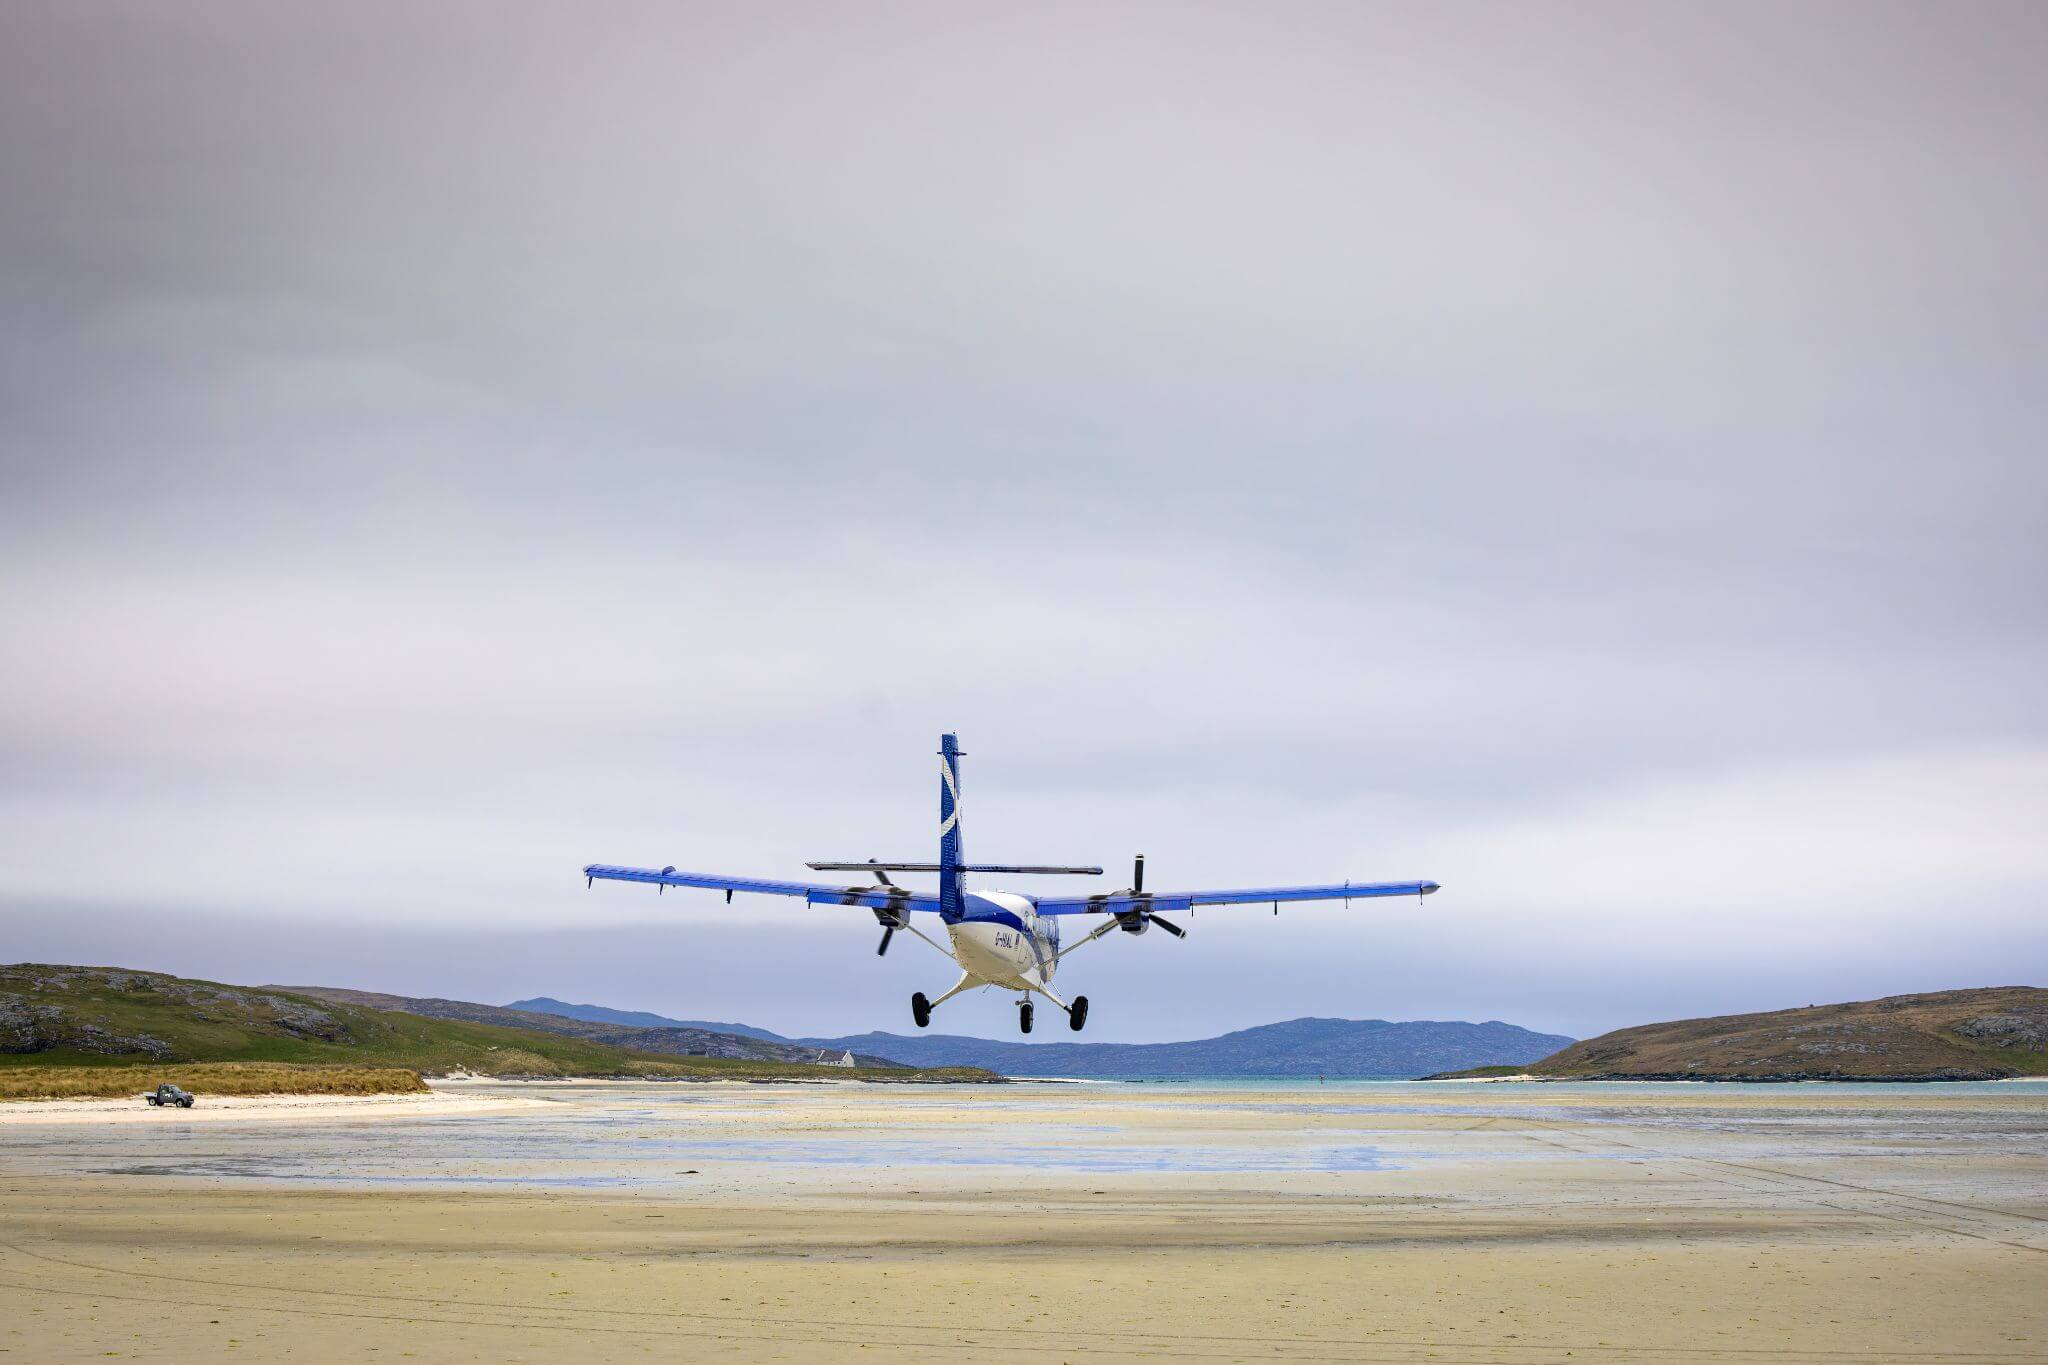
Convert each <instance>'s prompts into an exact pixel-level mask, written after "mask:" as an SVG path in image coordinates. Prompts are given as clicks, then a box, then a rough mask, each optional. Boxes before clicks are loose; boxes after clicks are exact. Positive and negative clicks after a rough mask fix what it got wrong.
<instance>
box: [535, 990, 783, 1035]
mask: <svg viewBox="0 0 2048 1365" xmlns="http://www.w3.org/2000/svg"><path fill="white" fill-rule="evenodd" d="M505 1008H506V1009H508V1010H523V1011H525V1012H527V1013H529V1014H553V1015H559V1016H560V1017H562V1018H564V1019H582V1020H584V1021H586V1022H588V1023H593V1024H624V1025H626V1026H627V1027H629V1028H696V1029H703V1030H705V1031H706V1032H707V1033H731V1034H736V1035H737V1036H739V1037H741V1038H759V1039H761V1040H762V1041H763V1042H768V1043H787V1042H790V1041H792V1040H791V1039H788V1038H785V1037H783V1036H782V1035H781V1034H779V1033H770V1032H769V1031H768V1030H767V1029H764V1028H755V1027H754V1026H753V1025H752V1024H721V1023H717V1022H715V1021H712V1020H708V1019H671V1018H669V1017H668V1016H667V1015H665V1014H649V1013H648V1012H647V1011H646V1010H613V1009H606V1008H605V1007H604V1006H603V1005H571V1004H569V1003H568V1002H566V1001H562V1000H557V999H555V998H554V997H553V996H547V995H536V996H535V997H533V998H532V999H531V1000H514V1001H513V1002H512V1003H511V1004H509V1005H507V1006H505Z"/></svg>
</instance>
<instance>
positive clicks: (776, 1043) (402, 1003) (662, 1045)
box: [270, 986, 898, 1067]
mask: <svg viewBox="0 0 2048 1365" xmlns="http://www.w3.org/2000/svg"><path fill="white" fill-rule="evenodd" d="M270 989H273V990H288V991H291V992H292V993H294V994H297V995H305V996H312V997H314V998H316V999H320V1000H332V1001H334V1002H335V1003H337V1004H345V1005H356V1006H360V1007H361V1008H364V1009H373V1010H387V1011H395V1012H397V1013H401V1014H417V1015H420V1016H421V1017H423V1018H427V1019H461V1020H467V1021H468V1022H470V1023H476V1024H493V1025H497V1026H499V1027H501V1028H521V1029H535V1030H539V1031H541V1032H543V1033H559V1034H564V1035H566V1036H568V1037H572V1038H584V1039H588V1040H589V1041H591V1042H594V1043H604V1044H606V1045H608V1046H611V1047H622V1048H630V1049H632V1050H633V1051H635V1052H649V1053H659V1054H663V1055H666V1056H675V1057H724V1058H729V1059H746V1060H750V1061H767V1062H798V1063H815V1062H817V1061H818V1060H819V1056H818V1054H819V1052H820V1050H821V1049H820V1048H819V1047H818V1046H816V1045H814V1044H809V1043H796V1042H791V1041H790V1040H788V1039H786V1038H784V1039H776V1038H774V1035H772V1034H769V1035H766V1036H758V1034H759V1031H758V1030H756V1031H755V1032H754V1033H750V1034H746V1035H741V1034H736V1033H728V1032H723V1031H720V1030H719V1029H713V1028H708V1027H699V1026H698V1025H696V1024H689V1023H682V1022H670V1023H665V1024H661V1025H652V1026H649V1025H640V1024H617V1023H610V1022H606V1021H603V1020H592V1019H580V1018H577V1017H575V1016H573V1015H564V1014H557V1013H554V1012H551V1011H547V1010H522V1009H514V1008H512V1007H511V1006H509V1005H479V1004H476V1003H473V1002H471V1001H468V1000H441V999H436V998H433V997H424V996H411V995H386V994H384V993H383V992H381V991H357V990H346V989H343V988H341V987H338V986H275V987H271V988H270ZM557 1003H559V1002H557ZM584 1008H594V1007H589V1006H586V1007H584ZM602 1012H603V1013H614V1012H615V1011H602ZM641 1017H643V1018H648V1019H659V1018H661V1016H660V1015H643V1016H641ZM771 1040H772V1041H771ZM845 1050H846V1049H834V1050H833V1052H832V1055H831V1057H830V1058H827V1059H826V1060H829V1061H834V1062H836V1061H837V1060H838V1059H839V1055H840V1053H841V1052H843V1051H845ZM854 1061H855V1063H856V1064H857V1065H859V1066H866V1067H893V1066H896V1065H898V1063H896V1062H894V1061H892V1060H890V1059H888V1058H886V1057H876V1056H872V1055H868V1054H856V1055H855V1057H854Z"/></svg>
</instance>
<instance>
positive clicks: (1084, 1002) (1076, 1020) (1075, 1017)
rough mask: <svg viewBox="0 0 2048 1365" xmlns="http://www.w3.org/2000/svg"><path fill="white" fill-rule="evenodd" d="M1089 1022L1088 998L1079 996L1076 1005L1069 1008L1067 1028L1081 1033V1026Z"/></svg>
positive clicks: (1075, 999) (1075, 998) (1076, 998)
mask: <svg viewBox="0 0 2048 1365" xmlns="http://www.w3.org/2000/svg"><path fill="white" fill-rule="evenodd" d="M1087 1022H1088V997H1087V996H1085V995H1077V996H1075V997H1074V1003H1073V1004H1071V1005H1069V1006H1067V1027H1068V1028H1070V1029H1072V1030H1073V1031H1074V1032H1076V1033H1079V1032H1080V1031H1081V1026H1082V1025H1083V1024H1085V1023H1087Z"/></svg>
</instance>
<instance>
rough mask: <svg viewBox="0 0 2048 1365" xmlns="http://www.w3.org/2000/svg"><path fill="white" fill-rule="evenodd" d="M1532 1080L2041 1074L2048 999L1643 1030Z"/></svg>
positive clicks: (1933, 1004)
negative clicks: (1546, 1078) (1539, 1078)
mask: <svg viewBox="0 0 2048 1365" xmlns="http://www.w3.org/2000/svg"><path fill="white" fill-rule="evenodd" d="M1489 1060H1491V1061H1512V1060H1514V1059H1513V1058H1507V1057H1497V1058H1490V1059H1489ZM1528 1070H1529V1072H1530V1074H1532V1075H1536V1076H1545V1077H1552V1078H1570V1079H1579V1080H1687V1081H1693V1080H1715V1081H1805V1080H1818V1081H1950V1080H1953V1081H1962V1080H1997V1079H2001V1078H2004V1077H2009V1076H2041V1075H2048V990H2044V989H2042V988H2040V987H2036V986H1995V987H1988V988H1985V989H1982V990H1963V991H1936V992H1933V993H1931V994H1927V995H1893V996H1887V997H1886V998H1884V999H1882V1000H1859V1001H1854V1002H1851V1003H1849V1004H1843V1005H1808V1006H1806V1007H1804V1008H1803V1009H1789V1010H1775V1011H1772V1012H1770V1013H1767V1014H1731V1015H1722V1016H1719V1017H1717V1018H1712V1019H1680V1020H1676V1021H1674V1022H1671V1023H1664V1024H1643V1025H1641V1026H1639V1027H1636V1028H1626V1029H1620V1030H1618V1031H1616V1032H1614V1033H1604V1034H1602V1035H1600V1036H1599V1037H1598V1038H1589V1039H1587V1040H1586V1041H1585V1042H1582V1043H1574V1044H1572V1045H1571V1046H1570V1047H1568V1048H1565V1049H1564V1050H1563V1051H1561V1052H1559V1053H1557V1054H1556V1055H1555V1056H1551V1057H1546V1058H1544V1059H1543V1060H1542V1061H1540V1062H1537V1063H1536V1064H1535V1065H1534V1066H1531V1067H1529V1068H1528Z"/></svg>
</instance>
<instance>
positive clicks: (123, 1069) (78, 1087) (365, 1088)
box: [0, 1062, 427, 1100]
mask: <svg viewBox="0 0 2048 1365" xmlns="http://www.w3.org/2000/svg"><path fill="white" fill-rule="evenodd" d="M165 1081H169V1082H170V1083H171V1084H172V1085H178V1086H183V1087H184V1088H185V1089H187V1090H189V1091H191V1092H192V1093H193V1094H195V1095H200V1096H205V1095H409V1094H416V1093H420V1092H424V1091H425V1090H426V1088H427V1085H426V1082H425V1081H422V1080H421V1079H420V1073H419V1072H417V1071H408V1070H406V1069H404V1068H403V1067H395V1066H288V1065H283V1064H280V1063H276V1062H168V1063H165V1064H164V1065H161V1066H39V1067H9V1068H4V1069H0V1100H78V1099H125V1098H129V1097H132V1096H140V1095H143V1094H146V1093H147V1092H149V1091H152V1090H154V1089H156V1088H157V1087H158V1086H159V1085H161V1084H163V1083H164V1082H165Z"/></svg>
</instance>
